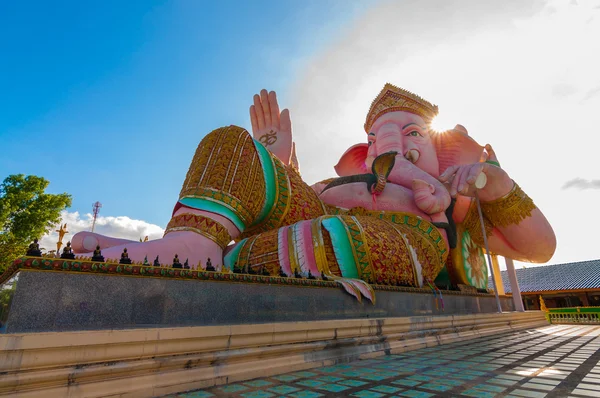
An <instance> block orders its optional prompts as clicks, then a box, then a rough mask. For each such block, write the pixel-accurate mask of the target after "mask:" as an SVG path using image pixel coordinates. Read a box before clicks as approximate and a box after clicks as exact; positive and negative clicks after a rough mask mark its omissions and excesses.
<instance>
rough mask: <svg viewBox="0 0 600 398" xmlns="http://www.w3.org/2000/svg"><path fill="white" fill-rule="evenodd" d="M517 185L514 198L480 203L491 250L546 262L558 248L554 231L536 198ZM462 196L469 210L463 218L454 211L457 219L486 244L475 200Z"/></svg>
mask: <svg viewBox="0 0 600 398" xmlns="http://www.w3.org/2000/svg"><path fill="white" fill-rule="evenodd" d="M514 188H515V189H514V190H511V194H510V195H511V196H512V197H505V198H504V199H500V200H498V201H495V202H481V208H482V215H483V220H484V227H485V229H486V236H487V240H488V246H489V249H490V251H491V252H492V253H495V254H498V255H500V256H503V257H509V258H512V259H515V260H519V261H524V262H532V263H545V262H547V261H549V260H550V259H551V258H552V255H553V254H554V251H555V249H556V236H555V235H554V231H553V229H552V227H551V226H550V223H549V222H548V220H547V219H546V217H545V216H544V214H543V213H542V212H541V210H540V209H539V208H537V207H536V206H535V204H534V203H533V201H532V200H531V199H529V197H528V196H526V194H525V193H524V192H522V191H520V188H519V187H518V185H514ZM518 190H519V191H520V193H518ZM518 195H521V197H520V198H519V196H518ZM523 195H525V196H523ZM462 199H463V200H465V199H466V200H468V201H469V204H468V206H467V207H468V210H467V212H466V214H465V215H464V216H463V217H460V214H459V215H458V217H457V216H456V211H455V217H454V219H455V221H460V222H462V223H463V224H464V225H465V227H466V228H467V230H468V231H469V233H470V235H471V236H472V238H473V240H474V241H475V242H476V243H477V244H479V245H480V246H481V247H483V246H484V242H483V232H482V229H481V221H480V218H479V213H478V211H477V205H476V203H475V199H472V198H464V197H463V198H462ZM508 201H510V202H508ZM461 207H462V208H465V207H464V206H458V208H459V210H458V212H460V208H461ZM455 208H456V207H455Z"/></svg>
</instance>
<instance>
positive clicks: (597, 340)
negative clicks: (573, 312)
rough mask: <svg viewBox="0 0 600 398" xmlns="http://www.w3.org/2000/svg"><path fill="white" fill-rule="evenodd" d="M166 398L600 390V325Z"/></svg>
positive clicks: (598, 393)
mask: <svg viewBox="0 0 600 398" xmlns="http://www.w3.org/2000/svg"><path fill="white" fill-rule="evenodd" d="M170 397H181V398H184V397H185V398H200V397H243V398H262V397H297V398H301V397H302V398H304V397H306V398H310V397H364V398H368V397H481V398H486V397H520V398H523V397H539V398H542V397H549V398H550V397H600V326H578V325H553V326H548V327H544V328H539V329H532V330H526V331H521V332H516V333H512V334H504V335H500V336H491V337H485V338H479V339H476V340H469V341H463V342H460V343H454V344H448V345H443V346H438V347H431V348H425V349H421V350H417V351H411V352H407V353H404V354H401V355H386V356H381V357H378V358H376V359H368V360H358V361H354V362H349V363H342V364H337V365H335V366H328V367H323V368H317V369H311V370H310V371H303V372H294V373H289V374H284V375H280V376H274V377H267V378H264V379H256V380H251V381H246V382H239V383H235V384H230V385H226V386H219V387H213V388H211V389H207V390H200V391H194V392H187V393H181V394H178V395H174V396H170Z"/></svg>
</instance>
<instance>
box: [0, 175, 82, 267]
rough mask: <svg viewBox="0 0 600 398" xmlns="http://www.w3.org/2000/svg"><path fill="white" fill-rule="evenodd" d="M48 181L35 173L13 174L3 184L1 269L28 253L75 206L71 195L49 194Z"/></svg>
mask: <svg viewBox="0 0 600 398" xmlns="http://www.w3.org/2000/svg"><path fill="white" fill-rule="evenodd" d="M48 184H49V182H48V180H46V179H45V178H43V177H38V176H34V175H29V176H25V175H23V174H17V175H10V176H8V177H7V178H6V179H5V180H4V181H3V182H2V185H0V272H2V271H4V269H5V268H6V267H7V266H8V265H9V264H10V263H11V262H12V261H13V260H14V259H15V258H17V257H19V256H22V255H24V254H25V251H26V250H27V246H28V245H29V243H31V241H33V239H36V238H37V239H40V238H41V237H42V236H43V235H45V234H46V233H47V232H48V231H49V230H50V229H51V228H52V227H54V225H56V223H58V222H59V221H60V212H61V211H63V210H64V209H66V208H67V207H70V206H71V195H69V194H67V193H62V194H48V193H45V190H46V188H47V187H48Z"/></svg>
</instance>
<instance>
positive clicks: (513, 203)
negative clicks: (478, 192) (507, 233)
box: [481, 182, 537, 227]
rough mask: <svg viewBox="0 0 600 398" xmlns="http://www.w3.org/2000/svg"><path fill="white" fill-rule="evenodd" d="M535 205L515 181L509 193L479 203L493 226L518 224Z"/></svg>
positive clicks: (529, 214) (529, 215)
mask: <svg viewBox="0 0 600 398" xmlns="http://www.w3.org/2000/svg"><path fill="white" fill-rule="evenodd" d="M536 208H537V207H536V205H535V204H534V203H533V200H532V199H531V198H530V197H529V196H527V194H526V193H525V192H523V190H522V189H521V187H519V185H518V184H517V183H516V182H515V183H514V185H513V188H512V189H511V190H510V192H509V193H507V194H506V195H504V196H503V197H501V198H498V199H496V200H494V201H491V202H485V203H481V211H482V212H483V214H484V216H485V218H486V219H488V220H489V221H490V222H491V223H492V224H493V225H494V226H495V227H507V226H509V225H516V224H519V223H520V222H521V221H523V220H524V219H526V218H527V217H531V212H532V211H533V210H535V209H536Z"/></svg>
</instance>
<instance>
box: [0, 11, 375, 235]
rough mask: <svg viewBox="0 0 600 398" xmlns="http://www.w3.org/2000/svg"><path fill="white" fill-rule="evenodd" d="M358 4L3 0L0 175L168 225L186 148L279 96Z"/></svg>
mask: <svg viewBox="0 0 600 398" xmlns="http://www.w3.org/2000/svg"><path fill="white" fill-rule="evenodd" d="M368 4H369V2H366V3H364V4H363V5H359V6H358V7H357V6H355V7H354V8H349V7H346V6H345V2H344V1H343V0H340V1H327V0H310V1H291V0H289V1H276V2H273V1H269V2H267V1H251V2H250V1H239V2H235V1H219V2H213V1H191V0H190V1H129V0H128V1H103V2H78V1H63V2H44V1H33V2H24V1H23V2H21V1H19V2H12V3H8V2H4V3H3V4H2V5H1V6H0V38H1V39H0V53H1V54H3V62H1V63H0V92H2V95H0V148H2V156H0V178H1V179H4V178H5V177H6V176H7V175H9V174H16V173H24V174H36V175H40V176H43V177H45V178H47V179H48V180H50V182H51V185H50V188H49V191H51V192H69V193H71V194H72V195H73V199H74V200H73V207H72V208H71V209H70V211H79V212H80V213H87V212H89V211H90V209H91V204H92V203H93V202H95V201H97V200H98V201H100V202H102V203H103V205H104V207H103V210H102V213H103V214H105V215H109V214H110V215H115V216H117V215H127V216H129V217H131V218H134V219H143V220H146V221H147V222H150V223H155V224H159V225H165V224H166V223H167V222H168V220H169V217H170V211H171V208H172V206H173V205H174V203H175V201H176V200H177V195H178V192H179V189H180V188H181V184H182V182H183V178H184V177H185V172H186V171H187V167H188V165H189V162H190V160H191V157H192V155H193V151H194V150H195V147H196V145H197V144H198V142H199V141H200V139H201V138H202V137H203V135H204V134H206V133H207V132H209V131H211V130H212V129H214V128H217V127H219V126H222V125H227V124H238V125H242V126H244V127H247V128H249V127H250V126H249V125H248V124H249V123H248V115H247V114H248V106H249V105H250V104H251V99H252V95H253V94H254V93H255V92H258V90H260V89H261V88H263V87H266V88H268V89H273V90H276V91H278V92H279V93H280V95H281V102H283V104H284V106H285V102H286V92H287V91H288V90H287V88H288V87H289V85H290V84H291V82H293V81H294V79H295V78H296V75H297V73H298V71H299V70H301V68H302V67H303V65H304V64H305V63H306V60H307V59H309V58H310V56H311V55H312V53H313V52H316V51H319V50H321V49H322V48H323V46H325V45H327V43H328V42H329V41H330V40H334V39H335V34H336V32H338V31H339V29H340V26H343V25H344V24H347V23H348V21H349V20H351V18H352V17H353V16H354V14H355V13H356V12H357V10H360V9H361V7H362V8H365V7H367V6H368Z"/></svg>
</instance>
